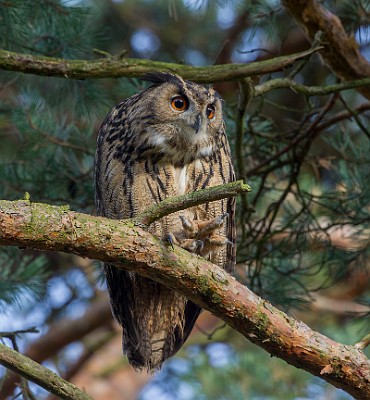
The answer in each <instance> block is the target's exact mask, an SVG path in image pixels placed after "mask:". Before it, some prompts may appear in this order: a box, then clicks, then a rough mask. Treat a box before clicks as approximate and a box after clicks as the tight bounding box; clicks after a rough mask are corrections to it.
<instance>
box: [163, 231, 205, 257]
mask: <svg viewBox="0 0 370 400" xmlns="http://www.w3.org/2000/svg"><path fill="white" fill-rule="evenodd" d="M163 240H164V241H165V242H166V243H167V244H169V245H170V246H171V247H172V249H173V250H174V249H175V248H174V245H175V244H176V245H177V246H180V247H182V248H183V249H185V250H188V251H190V253H197V254H199V253H200V251H201V250H202V249H203V246H204V243H203V242H202V241H201V240H196V239H182V240H179V239H177V238H176V236H175V235H174V234H173V233H168V234H167V235H165V236H164V238H163Z"/></svg>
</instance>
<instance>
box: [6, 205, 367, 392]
mask: <svg viewBox="0 0 370 400" xmlns="http://www.w3.org/2000/svg"><path fill="white" fill-rule="evenodd" d="M0 244H2V245H11V246H27V247H31V248H34V249H39V250H54V251H65V252H69V253H74V254H78V255H80V256H84V257H89V258H92V259H97V260H102V261H109V262H113V263H115V264H116V265H117V267H122V268H126V269H128V270H131V271H134V272H136V273H139V274H141V275H143V276H146V277H148V278H150V279H153V280H155V281H158V282H161V283H163V284H165V285H167V286H169V287H171V288H173V289H175V290H177V291H179V292H180V293H182V294H184V295H185V296H187V297H188V298H189V299H191V300H192V301H194V302H195V303H197V304H199V305H200V306H201V307H203V308H205V309H207V310H209V311H211V312H212V313H213V314H215V315H216V316H218V317H220V318H222V319H223V320H224V321H226V322H227V323H228V324H229V325H230V326H232V327H233V328H234V329H236V330H238V331H239V332H241V333H242V334H243V335H245V336H246V337H247V338H248V339H249V340H251V341H252V342H253V343H256V344H257V345H259V346H260V347H262V348H264V349H265V350H266V351H268V352H269V353H270V354H271V355H274V356H277V357H279V358H282V359H284V360H285V361H287V362H288V363H290V364H292V365H294V366H296V367H298V368H303V369H305V370H306V371H308V372H310V373H312V374H314V375H316V376H319V377H322V378H323V379H325V380H326V381H327V382H329V383H331V384H333V385H334V386H336V387H339V388H341V389H343V390H345V391H346V392H348V393H350V394H351V395H353V396H354V397H355V398H358V399H366V398H370V362H369V360H368V359H367V358H366V357H365V355H364V354H363V353H362V352H361V350H359V349H356V348H355V347H354V346H347V345H342V344H339V343H336V342H335V341H333V340H331V339H329V338H327V337H325V336H324V335H322V334H320V333H318V332H315V331H312V330H311V329H310V328H309V327H308V326H307V325H305V324H304V323H302V322H300V321H297V320H295V319H293V318H292V317H290V316H288V315H286V314H284V313H283V312H281V311H279V310H278V309H276V308H274V307H273V306H272V305H271V304H270V303H268V302H267V301H265V300H263V299H261V298H260V297H258V296H257V295H255V294H254V293H253V292H251V291H250V290H248V288H247V287H245V286H243V285H242V284H240V283H238V282H237V281H236V280H235V279H234V278H232V277H231V276H230V275H228V274H227V273H226V272H225V271H223V270H222V269H220V268H219V267H217V266H215V265H213V264H211V263H210V262H208V261H206V260H205V259H203V258H201V257H197V256H195V255H192V254H190V253H188V252H187V251H185V250H183V249H181V248H178V247H176V248H175V249H174V250H172V249H171V248H169V247H167V246H165V245H164V244H163V243H162V242H161V241H160V240H158V239H157V238H155V237H154V236H152V235H150V234H149V233H148V232H147V231H145V230H144V229H142V228H140V227H139V226H135V225H134V224H132V221H128V222H127V221H117V220H109V219H106V218H101V217H92V216H88V215H85V214H80V213H76V212H72V211H70V210H69V209H68V208H67V207H55V206H49V205H43V204H33V203H30V202H29V201H26V200H20V201H15V202H10V201H0Z"/></svg>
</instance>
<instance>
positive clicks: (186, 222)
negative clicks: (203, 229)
mask: <svg viewBox="0 0 370 400" xmlns="http://www.w3.org/2000/svg"><path fill="white" fill-rule="evenodd" d="M180 219H181V223H182V227H183V228H184V229H185V231H186V233H187V234H188V236H191V237H194V236H195V235H196V234H197V230H198V229H197V226H196V224H195V223H194V221H191V220H190V219H189V218H187V217H185V216H184V215H180Z"/></svg>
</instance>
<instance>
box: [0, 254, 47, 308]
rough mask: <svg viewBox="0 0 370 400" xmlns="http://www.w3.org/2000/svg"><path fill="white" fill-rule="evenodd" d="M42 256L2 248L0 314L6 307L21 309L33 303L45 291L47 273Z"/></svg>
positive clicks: (0, 261)
mask: <svg viewBox="0 0 370 400" xmlns="http://www.w3.org/2000/svg"><path fill="white" fill-rule="evenodd" d="M46 263H47V260H46V258H45V257H44V256H39V255H33V256H31V255H24V254H22V252H21V251H19V250H18V249H13V248H4V249H2V250H1V252H0V313H5V314H6V312H7V306H11V305H16V306H17V307H21V306H22V305H23V304H24V303H25V302H30V301H35V300H36V299H37V298H40V296H42V295H43V294H45V291H46V282H47V279H48V273H47V269H46Z"/></svg>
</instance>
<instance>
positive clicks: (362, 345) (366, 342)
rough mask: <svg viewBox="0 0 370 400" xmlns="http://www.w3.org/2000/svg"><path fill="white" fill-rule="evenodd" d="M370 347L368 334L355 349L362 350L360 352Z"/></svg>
mask: <svg viewBox="0 0 370 400" xmlns="http://www.w3.org/2000/svg"><path fill="white" fill-rule="evenodd" d="M369 345H370V333H369V334H367V335H366V336H365V337H364V338H363V339H361V340H360V341H359V342H357V343H356V344H355V347H356V348H358V349H360V350H363V349H365V348H366V347H367V346H369Z"/></svg>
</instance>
